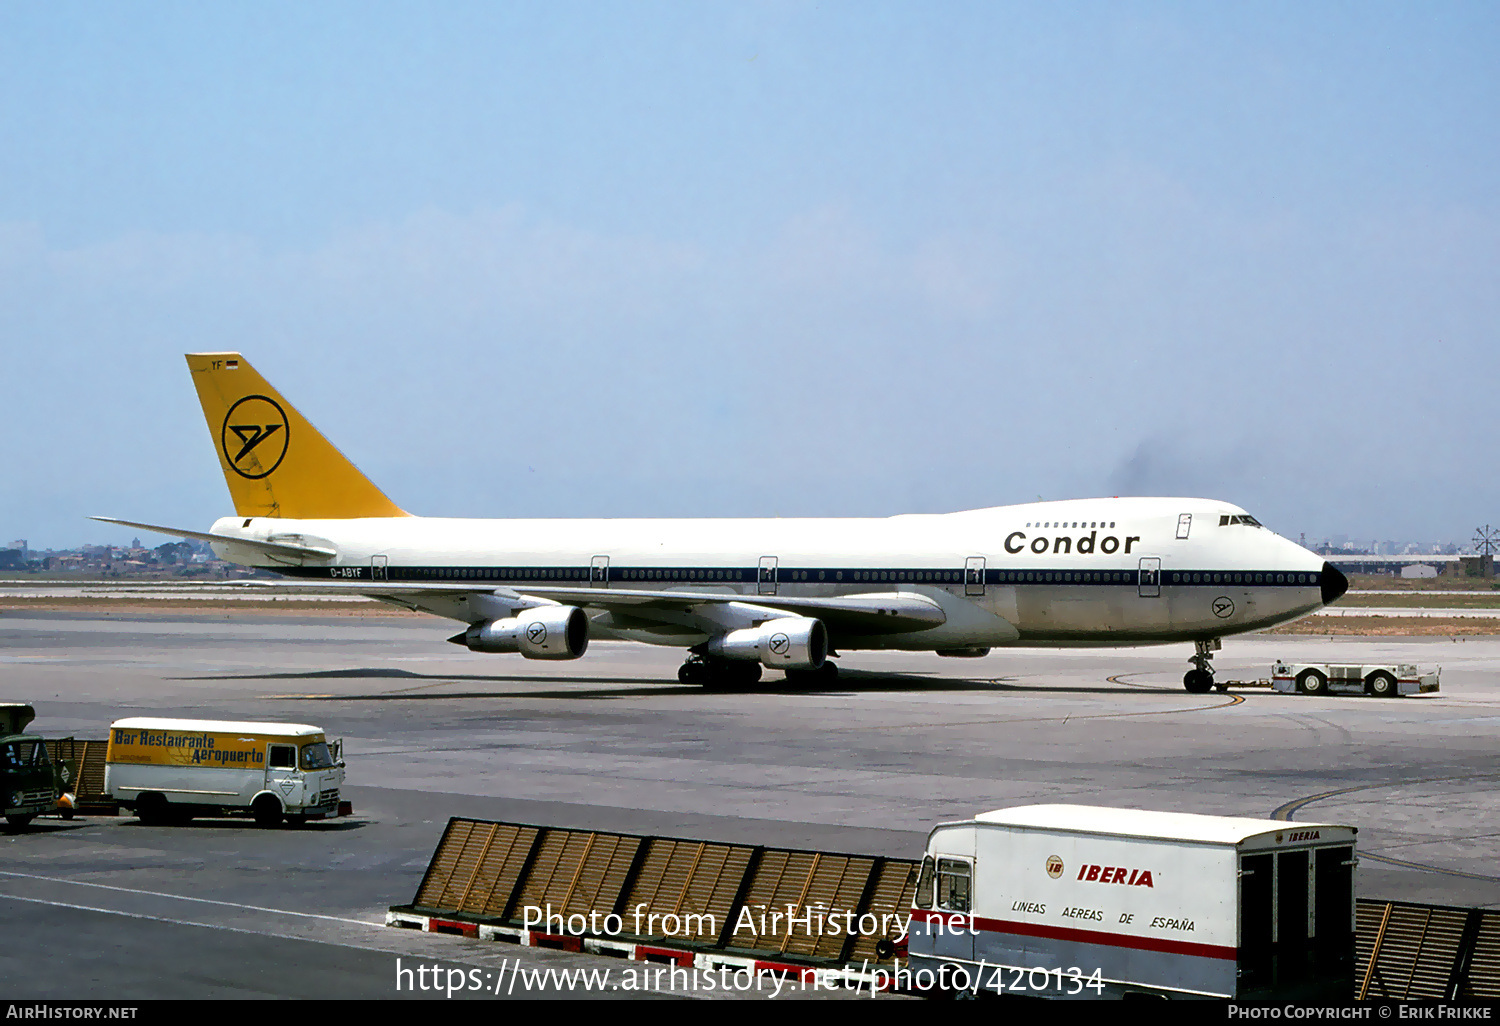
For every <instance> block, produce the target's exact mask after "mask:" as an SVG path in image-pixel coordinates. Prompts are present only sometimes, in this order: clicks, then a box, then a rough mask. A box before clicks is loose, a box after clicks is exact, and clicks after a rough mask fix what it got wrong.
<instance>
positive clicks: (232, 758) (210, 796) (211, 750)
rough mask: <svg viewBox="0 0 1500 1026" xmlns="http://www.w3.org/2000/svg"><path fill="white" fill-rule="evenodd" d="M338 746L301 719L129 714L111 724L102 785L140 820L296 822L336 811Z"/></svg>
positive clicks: (339, 783)
mask: <svg viewBox="0 0 1500 1026" xmlns="http://www.w3.org/2000/svg"><path fill="white" fill-rule="evenodd" d="M342 748H343V742H342V741H336V742H334V744H333V746H332V747H331V748H330V746H329V744H328V739H327V737H326V736H324V733H323V728H321V727H312V726H308V725H307V724H303V723H234V722H227V721H221V720H175V719H155V718H150V717H134V718H131V719H125V720H118V721H116V722H115V723H114V724H112V725H111V726H110V728H109V747H108V749H107V750H106V753H105V757H104V791H105V793H106V795H107V796H111V797H112V798H113V799H114V800H115V801H117V802H119V803H120V804H121V805H122V806H125V807H126V808H129V809H131V810H132V811H133V812H134V813H135V814H136V816H137V817H138V818H139V819H140V820H141V822H143V823H166V822H183V821H186V820H188V819H191V818H192V817H194V816H221V815H226V814H236V813H245V812H248V813H250V814H251V815H253V816H254V817H255V822H256V823H258V824H259V825H261V826H276V825H278V824H279V823H280V822H281V821H282V819H283V818H285V819H287V820H288V821H289V822H291V823H293V824H300V823H302V822H304V821H305V820H308V819H312V818H320V817H324V816H333V815H337V813H338V808H339V787H340V786H342V785H343V783H344V763H343V759H342V758H341V751H342Z"/></svg>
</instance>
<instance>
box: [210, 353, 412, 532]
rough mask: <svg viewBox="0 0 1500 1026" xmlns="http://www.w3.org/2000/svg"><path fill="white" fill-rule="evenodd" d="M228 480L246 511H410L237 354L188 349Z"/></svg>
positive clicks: (316, 516) (345, 514) (321, 514)
mask: <svg viewBox="0 0 1500 1026" xmlns="http://www.w3.org/2000/svg"><path fill="white" fill-rule="evenodd" d="M187 362H188V369H189V370H191V371H192V372H193V384H194V385H195V386H196V387H197V389H198V401H199V402H201V403H202V404H203V416H204V417H206V418H207V419H208V430H209V433H210V434H212V435H213V439H214V447H215V448H216V449H218V450H219V463H220V464H221V465H222V466H223V468H224V480H225V481H226V482H228V484H229V495H230V497H231V498H232V499H233V500H234V511H235V513H237V514H238V515H240V516H242V517H290V518H295V519H299V520H321V519H330V520H333V519H345V518H349V517H404V516H409V515H410V514H408V513H407V512H406V511H405V510H403V509H401V508H400V507H399V506H397V505H396V504H395V503H394V502H392V501H391V500H390V499H387V498H386V497H385V494H384V493H383V492H381V490H380V489H379V488H376V487H375V486H374V485H373V484H371V483H370V480H369V478H367V477H365V475H363V474H361V473H360V472H359V470H358V469H356V468H355V466H354V464H352V463H350V462H349V461H348V459H346V458H345V457H344V454H343V453H341V452H339V451H338V450H337V449H335V448H334V447H333V446H332V445H331V444H329V441H328V439H326V438H324V437H323V436H322V435H320V434H319V433H318V431H317V429H316V428H314V427H313V426H312V425H311V424H309V423H308V422H307V420H306V419H304V418H303V416H302V414H300V413H298V412H297V411H296V409H294V408H293V406H292V404H291V403H289V402H287V401H286V400H285V399H283V398H281V395H280V394H279V393H278V392H277V391H276V390H275V389H274V388H272V387H271V386H270V385H269V384H267V383H266V379H265V378H263V377H261V376H260V375H259V374H257V373H256V372H255V369H254V368H253V367H251V366H250V364H249V363H248V362H247V361H246V360H245V358H244V357H243V356H241V355H240V354H239V353H188V354H187Z"/></svg>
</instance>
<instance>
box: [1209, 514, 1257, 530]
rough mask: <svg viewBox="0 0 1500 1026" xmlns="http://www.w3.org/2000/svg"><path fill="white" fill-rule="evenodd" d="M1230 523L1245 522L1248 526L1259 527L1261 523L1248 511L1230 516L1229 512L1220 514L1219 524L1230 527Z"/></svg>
mask: <svg viewBox="0 0 1500 1026" xmlns="http://www.w3.org/2000/svg"><path fill="white" fill-rule="evenodd" d="M1230 524H1244V525H1245V526H1246V527H1259V526H1261V523H1260V521H1259V520H1256V519H1255V518H1254V517H1252V516H1251V515H1250V514H1248V513H1237V514H1235V515H1234V516H1230V515H1229V514H1228V513H1223V514H1220V516H1219V526H1220V527H1228V526H1229V525H1230Z"/></svg>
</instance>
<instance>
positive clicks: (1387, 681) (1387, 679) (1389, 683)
mask: <svg viewBox="0 0 1500 1026" xmlns="http://www.w3.org/2000/svg"><path fill="white" fill-rule="evenodd" d="M1365 689H1366V690H1367V691H1369V693H1370V694H1371V695H1373V696H1374V697H1376V698H1395V697H1396V696H1397V695H1399V694H1400V693H1401V689H1400V688H1398V687H1397V686H1396V678H1395V677H1392V676H1391V675H1390V674H1389V673H1386V672H1384V671H1383V670H1382V671H1377V672H1375V673H1372V674H1370V676H1369V678H1368V679H1367V680H1366V681H1365Z"/></svg>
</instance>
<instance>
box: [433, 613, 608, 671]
mask: <svg viewBox="0 0 1500 1026" xmlns="http://www.w3.org/2000/svg"><path fill="white" fill-rule="evenodd" d="M448 640H449V641H452V642H454V643H456V644H460V645H467V646H468V647H469V651H471V652H519V653H521V654H522V655H523V656H525V657H526V658H527V659H577V658H578V657H579V656H581V655H583V653H584V652H586V651H588V647H589V618H588V616H587V615H585V614H584V611H583V610H582V609H579V608H578V607H577V606H537V607H536V608H534V609H524V610H522V611H521V612H520V613H519V614H517V615H516V616H513V617H508V618H507V619H504V620H484V621H482V622H480V623H476V624H474V625H473V626H472V627H470V628H469V629H468V630H466V631H464V632H463V633H462V634H459V635H457V636H455V637H452V638H449V639H448Z"/></svg>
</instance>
